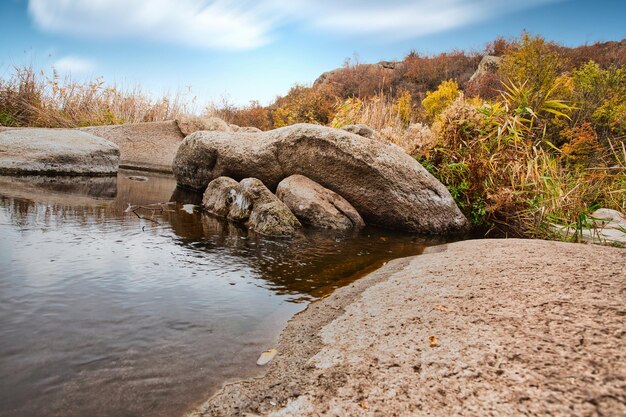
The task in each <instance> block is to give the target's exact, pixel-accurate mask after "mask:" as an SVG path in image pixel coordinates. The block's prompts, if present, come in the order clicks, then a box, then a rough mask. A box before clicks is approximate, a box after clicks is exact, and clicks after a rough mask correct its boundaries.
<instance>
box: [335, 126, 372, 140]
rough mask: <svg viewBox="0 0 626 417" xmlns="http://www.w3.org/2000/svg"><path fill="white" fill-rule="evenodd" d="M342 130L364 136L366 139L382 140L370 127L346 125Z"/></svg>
mask: <svg viewBox="0 0 626 417" xmlns="http://www.w3.org/2000/svg"><path fill="white" fill-rule="evenodd" d="M341 129H343V130H345V131H346V132H350V133H354V134H355V135H359V136H363V137H364V138H368V139H375V140H382V139H381V137H380V135H379V134H378V133H376V131H375V130H374V129H372V128H371V127H369V126H368V125H364V124H357V125H345V126H344V127H342V128H341Z"/></svg>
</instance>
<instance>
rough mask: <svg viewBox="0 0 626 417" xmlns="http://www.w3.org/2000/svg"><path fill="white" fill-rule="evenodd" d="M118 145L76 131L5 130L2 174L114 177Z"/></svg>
mask: <svg viewBox="0 0 626 417" xmlns="http://www.w3.org/2000/svg"><path fill="white" fill-rule="evenodd" d="M119 155H120V151H119V148H118V147H117V145H115V144H114V143H111V142H109V141H107V140H105V139H103V138H100V137H97V136H94V135H91V134H89V133H85V132H79V131H77V130H73V129H38V128H27V129H3V130H2V131H0V174H9V175H20V174H50V175H112V174H115V173H116V172H117V170H118V167H119Z"/></svg>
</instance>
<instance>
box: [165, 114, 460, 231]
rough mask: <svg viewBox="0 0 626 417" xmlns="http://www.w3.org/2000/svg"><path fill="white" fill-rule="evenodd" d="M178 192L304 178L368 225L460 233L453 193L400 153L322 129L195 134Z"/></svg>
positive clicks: (180, 162) (183, 158) (181, 158)
mask: <svg viewBox="0 0 626 417" xmlns="http://www.w3.org/2000/svg"><path fill="white" fill-rule="evenodd" d="M173 171H174V174H175V176H176V179H177V182H178V184H179V185H180V186H183V187H187V188H192V189H196V190H203V189H205V188H206V187H207V185H208V184H209V182H211V181H212V180H213V179H215V178H217V177H220V176H227V177H231V178H234V179H236V180H240V179H243V178H248V177H254V178H258V179H259V180H261V181H262V182H263V183H264V184H265V185H266V186H267V187H268V188H269V189H271V190H275V189H276V187H277V186H278V183H279V182H280V181H282V180H283V179H284V178H286V177H288V176H291V175H294V174H301V175H304V176H306V177H308V178H310V179H311V180H313V181H315V182H317V183H319V184H320V185H322V186H323V187H326V188H328V189H329V190H332V191H334V192H336V193H337V194H339V195H341V196H342V197H344V198H345V199H346V200H347V201H348V202H350V204H352V205H353V206H354V207H355V208H356V209H357V210H358V212H359V213H360V214H361V216H362V217H363V218H364V219H365V221H366V222H367V223H368V224H371V225H376V226H381V227H386V228H390V229H398V230H405V231H410V232H418V233H432V234H446V233H456V232H460V231H464V230H465V229H466V228H467V219H466V218H465V216H463V214H462V213H461V211H460V210H459V209H458V207H457V206H456V204H455V203H454V200H453V199H452V197H451V195H450V193H449V192H448V190H447V189H446V187H445V186H443V185H442V184H441V183H440V182H439V181H437V180H436V179H435V178H434V177H433V176H432V175H431V174H430V173H429V172H428V171H426V169H424V167H422V166H421V165H420V164H419V163H418V162H417V161H416V160H415V159H413V158H411V157H410V156H408V155H407V154H406V153H404V152H403V151H402V150H401V149H400V148H399V147H397V146H391V145H387V144H384V143H380V142H377V141H373V140H370V139H366V138H364V137H361V136H358V135H355V134H352V133H349V132H346V131H344V130H340V129H333V128H329V127H324V126H318V125H310V124H297V125H293V126H288V127H284V128H280V129H276V130H272V131H269V132H263V133H256V134H255V133H246V134H239V133H225V132H196V133H194V134H192V135H190V136H188V137H187V138H186V139H185V140H184V141H183V143H182V144H181V145H180V147H179V149H178V152H177V154H176V158H175V159H174V165H173Z"/></svg>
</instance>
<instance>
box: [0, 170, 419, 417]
mask: <svg viewBox="0 0 626 417" xmlns="http://www.w3.org/2000/svg"><path fill="white" fill-rule="evenodd" d="M135 175H142V176H146V177H147V178H148V180H147V181H137V180H134V179H132V178H131V177H133V176H135ZM198 199H199V195H197V194H195V193H189V192H185V191H183V190H179V189H176V187H175V182H174V180H173V179H172V178H171V177H170V176H167V175H159V174H149V175H147V174H145V173H139V174H138V173H133V172H130V171H122V172H120V174H119V175H118V176H117V178H115V177H113V178H110V177H102V178H69V177H68V178H41V177H28V178H8V177H0V271H2V272H1V273H0V375H2V378H0V416H12V417H13V416H85V415H90V416H125V415H128V416H136V415H151V416H172V415H180V414H182V413H183V412H184V411H185V410H189V409H190V408H191V407H193V406H194V405H197V404H198V403H200V402H202V401H203V400H204V399H205V398H206V397H207V396H208V395H209V394H210V393H211V392H212V391H213V390H215V389H216V388H217V387H219V386H220V385H221V384H222V383H223V382H225V381H227V380H229V379H232V378H236V377H245V376H250V375H253V374H255V372H257V371H258V370H257V368H256V366H255V365H254V363H255V361H256V357H257V355H258V353H259V352H260V351H262V350H264V349H266V348H267V347H269V346H271V345H272V344H273V343H274V340H275V338H276V337H277V335H278V333H279V331H280V329H281V328H282V327H283V326H284V325H285V323H286V321H287V320H288V319H289V318H290V317H291V316H292V315H293V314H294V313H295V312H297V311H299V310H301V309H302V308H304V306H305V303H303V302H302V301H304V300H310V299H313V298H315V297H319V296H321V295H323V294H326V293H328V292H329V291H332V290H333V289H334V288H335V287H338V286H341V285H345V284H346V283H347V282H350V281H351V280H353V279H354V278H355V273H358V271H360V270H362V269H363V268H366V267H368V266H370V265H372V264H375V263H380V262H383V261H384V260H386V259H391V258H395V257H400V256H408V255H414V254H417V253H420V252H421V251H422V249H423V247H424V246H425V245H427V244H430V243H431V242H430V241H427V240H424V239H421V238H416V237H414V236H409V235H402V234H395V233H387V232H382V231H378V230H373V229H365V230H364V231H363V232H361V233H356V234H351V235H341V234H334V233H328V232H319V231H313V230H305V231H304V232H303V234H302V235H301V236H299V237H297V238H296V239H294V240H275V239H274V240H272V239H265V238H262V237H259V236H255V235H254V234H252V233H250V232H249V231H248V230H246V229H245V228H244V227H242V226H240V225H236V224H232V223H228V222H225V221H222V220H220V219H217V218H214V217H212V216H209V215H207V214H204V213H201V212H199V211H197V210H191V212H189V210H185V209H188V208H189V206H184V204H194V203H195V204H197V203H198V202H199V201H198ZM166 202H173V203H174V204H167V205H161V206H158V207H163V210H156V211H155V210H147V209H139V210H137V213H138V214H139V215H140V216H142V217H150V218H151V220H145V219H140V218H138V217H137V216H135V215H134V214H133V213H129V212H126V209H127V208H128V206H129V204H130V205H133V206H150V205H154V204H155V203H166ZM150 207H151V208H154V207H156V206H150Z"/></svg>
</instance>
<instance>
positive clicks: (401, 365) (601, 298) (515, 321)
mask: <svg viewBox="0 0 626 417" xmlns="http://www.w3.org/2000/svg"><path fill="white" fill-rule="evenodd" d="M625 260H626V251H624V250H622V249H616V248H608V247H598V246H593V245H582V244H568V243H560V242H549V241H540V240H517V239H510V240H473V241H464V242H457V243H452V244H447V245H442V246H438V247H433V248H429V249H427V250H426V252H425V254H424V255H420V256H415V257H411V258H404V259H399V260H395V261H391V262H389V263H388V264H387V265H385V266H384V267H383V268H381V269H379V270H377V271H376V272H374V273H372V274H370V275H368V276H367V277H365V278H363V279H361V280H359V281H357V282H355V283H354V284H352V285H350V286H347V287H344V288H341V289H339V290H337V291H336V292H335V293H334V294H333V295H331V296H329V297H327V298H325V299H323V300H321V301H319V302H316V303H313V304H312V305H311V306H309V308H308V309H307V310H305V311H304V312H302V313H300V314H298V315H297V316H296V317H295V318H294V319H292V320H291V322H290V323H289V325H288V326H287V328H286V329H285V330H284V331H283V333H282V335H281V338H280V341H279V343H278V346H277V349H278V352H279V353H278V355H277V356H276V358H275V359H274V361H273V362H272V363H270V365H268V369H267V372H266V373H265V375H264V376H263V377H260V378H257V379H250V380H246V381H242V382H239V383H234V384H230V385H227V386H225V387H224V388H223V389H222V390H221V391H220V392H218V393H217V394H216V395H215V396H213V397H212V398H211V399H210V400H209V401H208V402H207V403H205V404H204V405H203V406H202V407H200V409H199V410H198V411H196V412H195V413H193V414H192V415H193V416H231V415H263V416H317V415H363V416H370V415H371V416H375V415H376V416H378V415H397V416H403V415H422V414H423V415H435V416H448V415H464V416H470V415H472V416H473V415H476V416H478V415H480V416H482V415H520V414H523V415H528V414H530V415H544V414H555V415H605V416H618V415H624V414H625V413H626V401H625V399H624V395H623V394H624V386H625V384H626V362H625V360H624V352H626V340H625V336H626V331H625V329H624V325H623V317H624V312H625V306H624V287H625V284H626V271H625V267H624V261H625Z"/></svg>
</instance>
